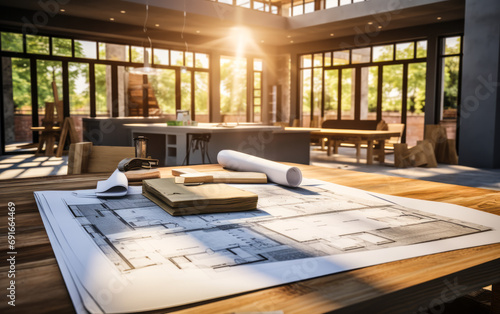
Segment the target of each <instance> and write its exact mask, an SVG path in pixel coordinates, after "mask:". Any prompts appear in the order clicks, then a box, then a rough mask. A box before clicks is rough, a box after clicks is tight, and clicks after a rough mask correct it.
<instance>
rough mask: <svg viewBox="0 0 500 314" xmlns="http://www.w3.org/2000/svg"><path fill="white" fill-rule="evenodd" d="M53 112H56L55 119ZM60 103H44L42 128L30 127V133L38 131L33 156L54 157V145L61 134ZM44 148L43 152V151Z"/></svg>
mask: <svg viewBox="0 0 500 314" xmlns="http://www.w3.org/2000/svg"><path fill="white" fill-rule="evenodd" d="M54 110H57V118H56V117H55V115H54ZM62 117H63V115H62V102H61V101H57V102H46V103H45V118H44V119H43V120H42V126H39V127H31V130H32V131H38V132H39V134H40V138H39V140H38V147H37V151H36V153H35V156H42V155H45V156H54V155H55V152H54V149H55V143H56V140H57V139H58V138H59V136H60V134H61V127H60V126H61V122H62ZM44 146H45V151H44Z"/></svg>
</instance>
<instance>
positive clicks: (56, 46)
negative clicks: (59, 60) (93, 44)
mask: <svg viewBox="0 0 500 314" xmlns="http://www.w3.org/2000/svg"><path fill="white" fill-rule="evenodd" d="M79 49H81V47H80V45H77V46H76V47H75V53H76V51H78V50H79ZM52 55H54V56H61V57H71V56H72V51H71V39H67V38H57V37H53V38H52Z"/></svg>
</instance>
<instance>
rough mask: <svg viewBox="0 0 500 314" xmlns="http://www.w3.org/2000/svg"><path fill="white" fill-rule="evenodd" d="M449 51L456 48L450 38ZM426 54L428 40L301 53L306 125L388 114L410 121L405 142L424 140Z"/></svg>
mask: <svg viewBox="0 0 500 314" xmlns="http://www.w3.org/2000/svg"><path fill="white" fill-rule="evenodd" d="M443 49H445V48H443ZM444 51H445V50H443V52H444ZM446 51H456V50H453V45H452V44H451V41H450V40H448V47H447V50H446ZM426 56H427V41H426V40H413V41H407V42H400V43H391V44H384V45H375V46H369V47H361V48H351V49H344V50H337V51H326V52H314V53H310V54H304V55H301V56H300V57H299V60H298V61H299V72H300V78H299V80H300V81H299V82H300V87H299V96H298V99H299V101H300V107H301V109H302V116H301V118H302V125H303V126H309V125H310V121H312V120H313V116H314V118H316V117H317V116H319V117H321V118H322V120H323V121H324V120H331V119H339V120H346V121H349V120H353V121H364V120H372V121H374V120H380V119H384V120H386V122H387V123H405V124H407V126H406V129H405V135H404V136H405V139H403V141H404V140H407V143H409V144H411V145H415V144H416V142H417V141H418V140H422V139H423V127H424V111H425V110H424V108H425V86H426V62H425V60H423V59H425V58H426ZM452 56H455V55H450V56H448V55H446V57H452ZM403 106H404V107H403ZM346 123H347V124H349V122H346ZM353 127H355V125H354V124H353Z"/></svg>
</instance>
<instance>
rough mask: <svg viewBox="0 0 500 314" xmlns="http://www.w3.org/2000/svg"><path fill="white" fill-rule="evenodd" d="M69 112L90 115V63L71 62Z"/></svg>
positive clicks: (69, 66) (69, 67)
mask: <svg viewBox="0 0 500 314" xmlns="http://www.w3.org/2000/svg"><path fill="white" fill-rule="evenodd" d="M68 70H69V91H70V93H69V114H70V115H72V116H73V115H84V116H88V115H90V94H89V64H88V63H79V62H69V64H68Z"/></svg>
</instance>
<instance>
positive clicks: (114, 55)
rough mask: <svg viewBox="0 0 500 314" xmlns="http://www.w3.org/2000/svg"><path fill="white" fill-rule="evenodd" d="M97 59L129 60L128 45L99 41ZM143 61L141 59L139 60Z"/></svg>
mask: <svg viewBox="0 0 500 314" xmlns="http://www.w3.org/2000/svg"><path fill="white" fill-rule="evenodd" d="M99 59H101V60H110V61H127V62H128V61H129V46H127V45H117V44H108V43H99ZM141 62H143V61H141Z"/></svg>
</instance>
